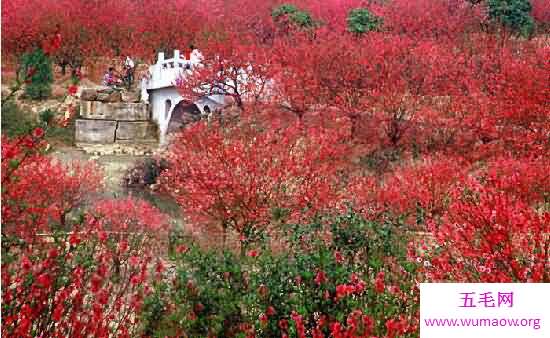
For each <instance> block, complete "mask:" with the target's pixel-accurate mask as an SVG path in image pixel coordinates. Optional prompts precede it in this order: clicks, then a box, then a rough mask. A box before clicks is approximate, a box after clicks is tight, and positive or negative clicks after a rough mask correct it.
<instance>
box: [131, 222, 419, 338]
mask: <svg viewBox="0 0 550 338" xmlns="http://www.w3.org/2000/svg"><path fill="white" fill-rule="evenodd" d="M283 229H284V230H285V233H286V237H285V238H286V242H285V248H284V250H281V251H282V252H273V251H270V250H269V249H268V248H267V247H264V248H261V249H260V248H258V249H257V250H251V251H249V252H248V253H247V255H246V256H244V257H243V256H240V257H239V256H238V255H236V254H234V253H231V252H227V251H226V252H223V253H219V252H214V251H205V250H203V249H200V248H198V247H196V246H191V247H190V248H188V247H186V246H184V245H183V244H179V245H176V249H175V254H174V256H173V257H172V259H173V263H174V265H175V272H174V274H173V277H172V278H173V279H172V280H171V279H170V278H165V279H162V280H160V279H159V282H157V283H156V285H155V286H154V290H153V292H152V294H151V295H150V296H149V297H148V298H147V299H146V300H145V302H144V311H143V312H142V313H141V320H142V323H144V326H143V334H144V335H147V336H154V337H164V336H187V337H212V336H216V337H245V336H255V337H281V336H284V335H288V336H289V337H301V336H302V335H301V334H300V332H301V333H305V332H310V334H311V332H312V331H314V330H318V331H317V333H319V334H322V335H323V336H325V337H329V336H330V334H331V333H332V334H333V335H332V336H335V335H334V332H331V330H332V328H334V327H335V326H334V325H336V324H337V323H338V325H340V326H341V328H342V330H343V331H344V332H347V333H348V334H349V336H363V335H365V336H369V337H370V336H385V335H388V336H399V337H414V336H416V335H417V332H416V330H415V329H414V323H415V321H417V320H418V319H417V315H418V302H417V299H416V298H415V297H417V292H418V290H417V289H416V280H417V278H419V276H418V273H417V270H416V269H417V265H416V263H415V262H411V261H409V260H408V259H407V257H406V256H407V255H406V243H407V239H406V236H405V235H404V234H403V233H402V230H401V228H400V227H399V226H398V225H394V224H390V223H387V224H381V223H374V222H368V221H366V220H364V219H363V218H362V217H361V216H359V215H357V214H355V213H349V214H345V215H341V216H337V217H334V218H327V219H322V220H321V219H320V220H317V221H314V222H312V223H311V224H296V225H285V226H283ZM321 318H322V320H324V322H325V324H324V325H319V320H320V319H321ZM403 318H407V320H404V319H403ZM397 321H399V322H400V323H403V325H401V326H400V329H399V331H392V332H390V330H393V329H392V327H393V326H392V325H388V323H395V322H397ZM404 321H405V322H404ZM408 324H410V325H408ZM353 333H354V334H355V335H354V334H353Z"/></svg>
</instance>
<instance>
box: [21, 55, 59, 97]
mask: <svg viewBox="0 0 550 338" xmlns="http://www.w3.org/2000/svg"><path fill="white" fill-rule="evenodd" d="M18 75H19V77H20V78H21V79H25V80H26V82H27V85H26V86H25V93H26V94H27V95H28V96H29V97H30V98H32V99H34V100H39V99H44V98H48V97H49V96H50V95H51V92H52V83H53V72H52V61H51V60H50V59H49V58H48V56H47V55H46V54H44V52H43V51H42V50H41V49H36V50H35V51H34V52H32V53H27V54H24V55H23V56H22V58H21V68H20V73H19V74H18Z"/></svg>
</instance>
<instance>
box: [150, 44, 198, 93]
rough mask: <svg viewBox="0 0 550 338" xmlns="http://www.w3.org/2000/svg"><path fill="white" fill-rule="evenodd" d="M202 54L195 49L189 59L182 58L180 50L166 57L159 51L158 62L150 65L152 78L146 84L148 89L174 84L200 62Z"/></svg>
mask: <svg viewBox="0 0 550 338" xmlns="http://www.w3.org/2000/svg"><path fill="white" fill-rule="evenodd" d="M201 59H202V55H201V54H200V52H199V51H198V50H196V49H195V50H193V52H192V53H191V56H190V58H189V59H186V58H182V56H181V54H180V51H179V50H175V51H174V57H173V58H171V59H165V58H164V53H162V52H161V53H159V54H158V58H157V63H156V64H154V65H152V66H150V67H149V74H150V78H149V79H147V81H146V83H145V86H146V87H147V89H158V88H164V87H170V86H174V85H175V82H176V80H177V79H178V78H180V77H181V76H182V75H183V72H184V71H186V70H190V69H192V68H193V67H195V66H196V65H198V64H200V62H201Z"/></svg>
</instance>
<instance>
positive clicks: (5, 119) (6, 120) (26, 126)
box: [2, 100, 38, 137]
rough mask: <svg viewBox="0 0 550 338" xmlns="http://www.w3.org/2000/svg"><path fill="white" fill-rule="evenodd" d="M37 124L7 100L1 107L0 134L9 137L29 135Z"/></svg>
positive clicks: (11, 101)
mask: <svg viewBox="0 0 550 338" xmlns="http://www.w3.org/2000/svg"><path fill="white" fill-rule="evenodd" d="M37 126H38V123H36V122H35V121H33V119H32V118H31V117H30V116H29V114H26V113H24V112H23V111H22V110H21V109H20V108H19V106H17V104H16V103H15V102H14V101H13V100H9V101H7V102H6V103H5V104H4V105H3V106H2V133H3V134H5V135H7V136H9V137H16V136H21V135H26V134H29V133H30V132H31V131H32V130H33V129H34V128H36V127H37Z"/></svg>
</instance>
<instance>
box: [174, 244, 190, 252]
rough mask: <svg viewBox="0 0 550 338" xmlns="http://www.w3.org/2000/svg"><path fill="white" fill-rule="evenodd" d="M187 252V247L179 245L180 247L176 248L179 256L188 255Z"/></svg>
mask: <svg viewBox="0 0 550 338" xmlns="http://www.w3.org/2000/svg"><path fill="white" fill-rule="evenodd" d="M187 250H189V248H188V247H187V246H185V245H178V247H177V248H176V252H177V253H179V254H183V253H186V252H187Z"/></svg>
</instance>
